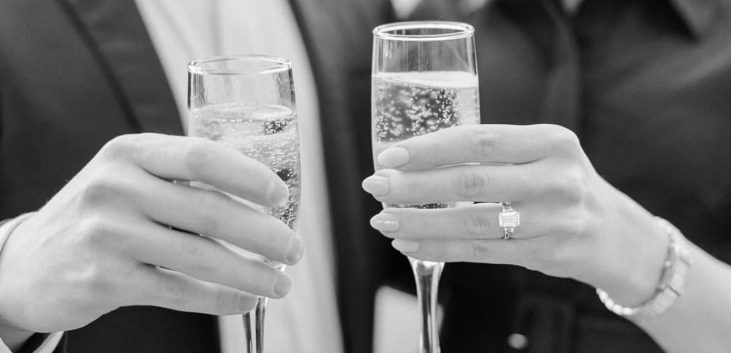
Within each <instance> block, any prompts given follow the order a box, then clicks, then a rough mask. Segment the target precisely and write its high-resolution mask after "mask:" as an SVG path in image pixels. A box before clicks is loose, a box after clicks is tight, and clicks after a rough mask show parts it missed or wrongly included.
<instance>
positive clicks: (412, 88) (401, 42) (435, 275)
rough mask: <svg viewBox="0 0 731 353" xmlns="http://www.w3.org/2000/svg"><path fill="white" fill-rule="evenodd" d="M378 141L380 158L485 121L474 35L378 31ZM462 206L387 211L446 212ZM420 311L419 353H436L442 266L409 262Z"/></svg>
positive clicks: (396, 26)
mask: <svg viewBox="0 0 731 353" xmlns="http://www.w3.org/2000/svg"><path fill="white" fill-rule="evenodd" d="M373 35H374V40H373V75H372V80H373V82H372V94H371V103H372V107H371V112H372V113H371V114H372V119H371V120H372V125H371V126H372V129H371V132H372V142H373V157H374V164H375V168H376V170H378V169H381V166H379V165H378V162H377V161H376V157H377V156H378V154H379V153H381V152H382V151H383V150H385V149H386V148H388V147H390V146H392V145H393V144H395V143H397V142H399V141H403V140H406V139H408V138H411V137H414V136H419V135H424V134H428V133H431V132H435V131H437V130H440V129H446V128H450V127H453V126H457V125H467V124H478V123H479V121H480V107H479V93H478V84H477V66H476V53H475V45H474V29H473V28H472V26H470V25H467V24H463V23H456V22H401V23H392V24H386V25H382V26H379V27H377V28H376V29H374V30H373ZM460 204H461V203H460V202H438V203H432V204H424V205H395V204H384V205H383V206H384V207H386V208H387V207H416V208H446V207H457V206H459V205H460ZM409 263H410V264H411V268H412V270H413V272H414V277H415V279H416V286H417V295H418V300H419V307H420V309H421V338H420V345H419V349H420V353H438V352H439V350H440V349H439V335H438V328H437V322H436V315H435V314H436V306H437V290H438V286H439V277H440V276H441V273H442V269H443V268H444V263H443V262H431V261H422V260H417V259H414V258H411V257H409Z"/></svg>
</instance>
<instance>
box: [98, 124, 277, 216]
mask: <svg viewBox="0 0 731 353" xmlns="http://www.w3.org/2000/svg"><path fill="white" fill-rule="evenodd" d="M106 149H107V150H112V151H113V152H116V151H119V150H122V154H126V155H127V156H129V157H130V158H131V159H132V161H133V162H134V163H135V164H137V165H138V166H139V167H141V168H142V169H144V170H145V171H147V172H148V173H150V174H153V175H155V176H158V177H160V178H163V179H178V180H189V181H201V182H204V183H206V184H208V185H212V186H214V187H216V188H218V189H220V190H223V191H226V192H229V193H231V194H234V195H236V196H239V197H243V198H245V199H247V200H250V201H252V202H255V203H258V204H261V205H269V206H276V205H281V204H283V203H284V202H285V201H286V200H287V196H288V190H287V186H286V184H285V183H284V182H283V181H282V180H281V179H280V178H279V177H277V175H276V174H275V173H274V172H273V171H271V170H270V169H269V168H267V167H266V166H265V165H263V164H261V163H259V162H257V161H256V160H254V159H252V158H249V157H247V156H245V155H244V154H243V153H241V152H239V151H236V150H234V149H232V148H230V147H227V146H225V145H223V144H220V143H216V142H213V141H208V140H205V139H202V138H195V137H184V136H168V135H160V134H138V135H126V136H123V137H120V138H117V139H115V140H113V142H111V143H110V144H109V145H108V147H106Z"/></svg>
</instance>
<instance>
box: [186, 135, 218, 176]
mask: <svg viewBox="0 0 731 353" xmlns="http://www.w3.org/2000/svg"><path fill="white" fill-rule="evenodd" d="M208 146H209V144H207V143H206V142H205V141H202V140H199V139H191V140H190V141H188V143H187V144H186V145H185V147H184V148H183V151H182V158H183V162H184V164H185V166H186V168H187V169H188V171H189V172H190V173H191V174H192V175H194V176H197V175H200V173H199V171H200V170H201V169H202V168H205V166H206V162H207V161H209V160H210V159H211V157H212V152H211V149H210V148H208Z"/></svg>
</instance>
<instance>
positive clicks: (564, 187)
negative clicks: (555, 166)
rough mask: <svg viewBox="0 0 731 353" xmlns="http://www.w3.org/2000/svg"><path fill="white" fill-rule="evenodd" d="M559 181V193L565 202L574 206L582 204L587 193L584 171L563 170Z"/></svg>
mask: <svg viewBox="0 0 731 353" xmlns="http://www.w3.org/2000/svg"><path fill="white" fill-rule="evenodd" d="M559 179H560V180H561V185H560V186H559V189H560V190H559V192H561V193H562V195H564V197H565V198H566V199H567V201H569V202H570V203H572V204H574V205H581V204H583V203H584V201H585V200H586V195H587V192H588V186H587V183H588V177H587V175H586V173H585V172H584V170H583V169H581V168H579V167H569V168H564V169H563V172H562V173H561V177H560V178H559Z"/></svg>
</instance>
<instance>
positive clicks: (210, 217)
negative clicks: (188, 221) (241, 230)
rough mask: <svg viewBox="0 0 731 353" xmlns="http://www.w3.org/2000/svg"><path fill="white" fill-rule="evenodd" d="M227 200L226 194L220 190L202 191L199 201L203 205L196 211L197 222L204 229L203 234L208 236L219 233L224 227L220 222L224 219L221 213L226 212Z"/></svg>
mask: <svg viewBox="0 0 731 353" xmlns="http://www.w3.org/2000/svg"><path fill="white" fill-rule="evenodd" d="M227 201H228V196H226V195H224V194H223V193H222V192H220V191H215V190H208V191H205V192H203V193H202V195H201V199H200V200H199V202H200V205H202V206H203V207H201V208H200V210H201V211H200V212H198V217H197V218H198V219H197V222H198V224H199V226H200V227H201V229H203V230H204V231H205V233H204V234H206V235H210V236H217V235H221V232H223V228H224V225H223V224H222V222H224V221H225V219H226V217H222V215H224V214H226V213H227V212H226V211H227V209H228V207H226V206H225V205H226V204H228V202H227Z"/></svg>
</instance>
